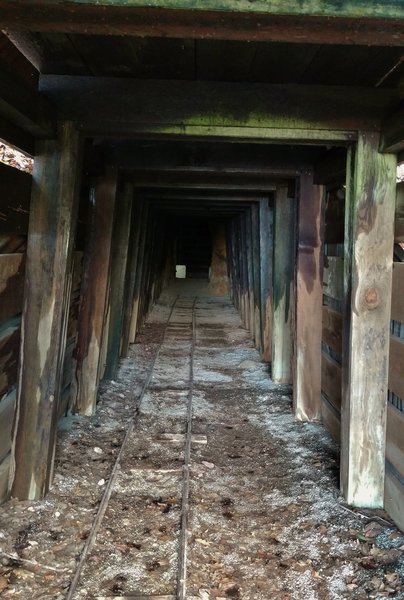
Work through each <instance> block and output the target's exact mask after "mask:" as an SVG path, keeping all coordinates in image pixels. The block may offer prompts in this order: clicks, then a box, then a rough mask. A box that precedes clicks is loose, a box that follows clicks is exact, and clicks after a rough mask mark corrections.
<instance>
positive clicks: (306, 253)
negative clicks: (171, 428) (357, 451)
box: [293, 173, 324, 421]
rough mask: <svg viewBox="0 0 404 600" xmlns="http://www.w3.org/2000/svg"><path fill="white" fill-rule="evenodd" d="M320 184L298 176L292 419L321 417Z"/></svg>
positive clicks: (321, 217) (310, 175) (306, 419)
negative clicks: (294, 416)
mask: <svg viewBox="0 0 404 600" xmlns="http://www.w3.org/2000/svg"><path fill="white" fill-rule="evenodd" d="M323 198H324V187H323V186H320V185H314V184H313V175H312V174H311V173H303V174H302V175H301V176H300V194H299V209H298V210H299V216H298V226H297V258H296V317H295V351H294V364H293V367H294V373H293V406H294V411H295V415H296V418H297V419H299V420H300V421H312V420H316V419H320V418H321V337H322V318H321V315H322V298H323V248H322V245H323V220H324V219H323Z"/></svg>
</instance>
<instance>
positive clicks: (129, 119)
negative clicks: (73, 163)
mask: <svg viewBox="0 0 404 600" xmlns="http://www.w3.org/2000/svg"><path fill="white" fill-rule="evenodd" d="M313 88H314V89H313ZM40 89H41V90H42V91H43V92H44V93H45V94H46V95H47V97H49V98H50V99H51V100H52V101H53V102H55V103H56V104H57V105H58V108H59V110H60V114H61V115H62V116H63V118H68V119H77V121H78V123H79V124H80V127H82V128H83V129H84V130H85V131H86V132H88V133H94V134H95V133H97V131H98V132H100V133H102V132H103V133H104V134H105V133H110V134H114V133H119V132H121V133H122V134H123V133H125V134H126V136H128V135H129V134H130V133H133V134H143V133H150V134H153V135H156V136H158V135H161V136H162V137H164V136H167V135H178V136H182V137H187V136H188V137H201V136H204V137H205V136H206V137H212V136H213V137H216V138H219V139H221V138H223V139H225V138H229V139H234V138H243V139H251V140H253V139H256V140H259V139H261V140H265V139H266V140H271V139H272V140H280V141H283V142H285V143H286V142H287V141H288V140H290V141H292V140H293V139H295V140H296V139H299V140H300V142H303V141H312V142H313V143H327V142H332V141H333V140H335V141H345V142H350V141H355V140H356V137H357V136H356V132H357V131H358V129H360V128H364V129H374V128H376V127H379V126H380V119H381V117H382V116H383V115H384V114H386V113H388V112H389V110H393V109H394V106H396V103H397V95H396V93H394V92H393V93H390V92H387V91H386V90H374V89H373V88H372V89H371V90H367V92H366V94H365V93H364V90H363V88H354V87H345V86H310V85H309V86H303V85H280V84H273V85H270V84H259V83H258V84H257V83H249V84H244V83H226V82H213V83H212V82H204V81H175V80H172V81H166V80H138V79H131V78H106V77H97V78H94V77H80V76H77V77H74V76H57V75H44V76H42V77H41V79H40ZM83 95H85V97H86V102H85V103H83V102H82V98H83ZM106 95H107V96H108V102H105V101H104V98H105V97H106Z"/></svg>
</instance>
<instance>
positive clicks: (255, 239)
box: [251, 202, 262, 354]
mask: <svg viewBox="0 0 404 600" xmlns="http://www.w3.org/2000/svg"><path fill="white" fill-rule="evenodd" d="M251 235H252V257H253V285H254V341H255V347H256V348H258V350H259V351H260V353H261V354H262V329H261V310H262V307H261V255H260V224H259V205H258V204H257V203H256V202H254V203H253V204H252V205H251Z"/></svg>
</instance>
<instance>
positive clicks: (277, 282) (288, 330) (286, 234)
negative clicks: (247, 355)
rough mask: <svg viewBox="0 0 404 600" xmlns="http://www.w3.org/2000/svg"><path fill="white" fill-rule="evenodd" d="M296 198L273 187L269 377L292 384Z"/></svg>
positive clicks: (282, 189)
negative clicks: (273, 232)
mask: <svg viewBox="0 0 404 600" xmlns="http://www.w3.org/2000/svg"><path fill="white" fill-rule="evenodd" d="M295 236H296V232H295V200H294V198H288V188H287V186H279V187H277V189H276V198H275V236H274V238H275V239H274V242H275V243H274V292H273V293H274V312H273V331H272V379H273V380H274V381H276V382H278V383H292V357H293V312H294V279H295V254H296V247H295V239H296V237H295Z"/></svg>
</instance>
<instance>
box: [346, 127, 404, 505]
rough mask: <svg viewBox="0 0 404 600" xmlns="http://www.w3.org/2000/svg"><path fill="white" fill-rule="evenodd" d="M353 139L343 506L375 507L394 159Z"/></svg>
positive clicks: (367, 136)
mask: <svg viewBox="0 0 404 600" xmlns="http://www.w3.org/2000/svg"><path fill="white" fill-rule="evenodd" d="M378 146H379V135H378V134H376V133H360V134H359V137H358V142H357V148H356V153H355V151H354V150H353V149H351V150H350V151H349V152H348V172H347V177H348V179H347V200H346V217H345V261H344V263H345V264H344V279H345V286H344V287H345V289H344V292H345V307H344V333H343V358H342V361H343V368H342V379H343V383H342V410H341V489H342V493H343V495H344V497H345V498H346V500H347V502H348V503H349V504H352V505H354V506H358V507H371V508H376V507H382V506H383V497H384V477H385V445H386V440H385V438H386V410H387V383H388V365H389V340H390V308H391V282H392V260H393V244H394V234H393V230H394V211H395V194H396V157H395V156H394V155H389V154H379V153H378Z"/></svg>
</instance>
